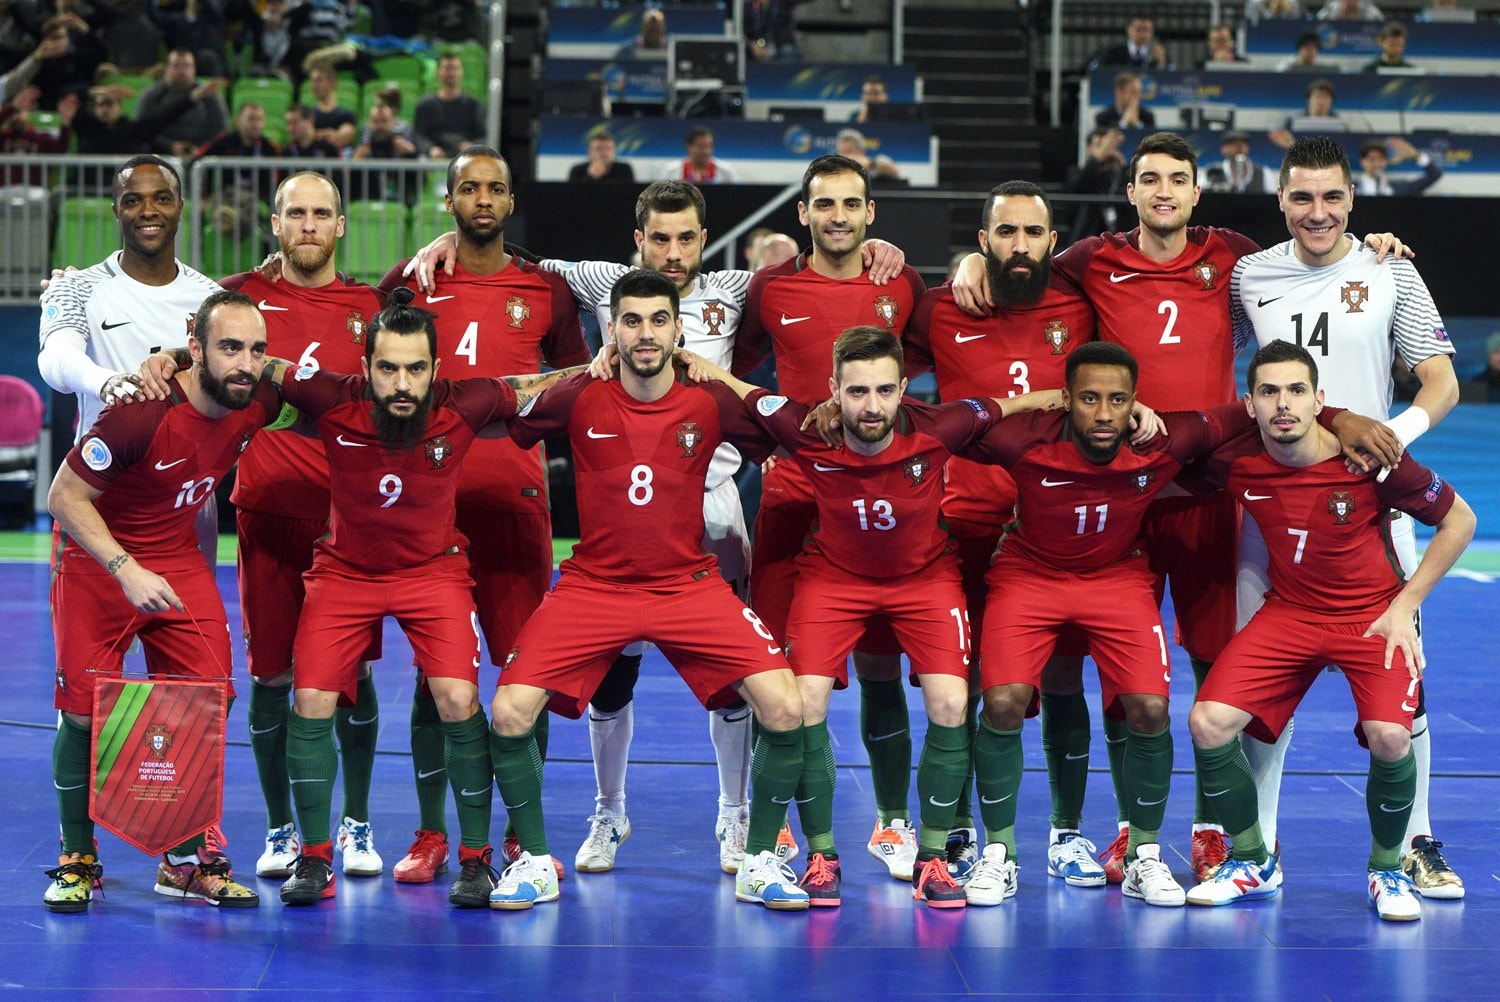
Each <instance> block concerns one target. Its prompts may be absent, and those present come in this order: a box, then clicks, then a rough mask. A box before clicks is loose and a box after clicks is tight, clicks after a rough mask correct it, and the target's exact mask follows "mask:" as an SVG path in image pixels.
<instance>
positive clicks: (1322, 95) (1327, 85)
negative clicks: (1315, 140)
mask: <svg viewBox="0 0 1500 1002" xmlns="http://www.w3.org/2000/svg"><path fill="white" fill-rule="evenodd" d="M1334 97H1335V95H1334V91H1333V84H1332V83H1331V82H1330V81H1328V80H1314V81H1313V82H1312V83H1310V84H1308V85H1307V105H1306V107H1304V108H1303V109H1302V113H1301V114H1300V115H1288V116H1287V118H1286V121H1285V122H1284V123H1283V124H1282V127H1281V128H1279V129H1273V130H1272V131H1271V132H1270V133H1269V135H1270V137H1271V142H1273V143H1275V144H1276V145H1277V146H1280V147H1281V148H1282V149H1287V148H1289V147H1290V146H1291V145H1292V143H1293V142H1294V141H1295V139H1296V133H1298V132H1312V133H1318V132H1348V131H1349V124H1348V123H1347V122H1345V121H1344V120H1343V119H1342V118H1340V117H1339V113H1338V112H1336V111H1334V110H1333V101H1334Z"/></svg>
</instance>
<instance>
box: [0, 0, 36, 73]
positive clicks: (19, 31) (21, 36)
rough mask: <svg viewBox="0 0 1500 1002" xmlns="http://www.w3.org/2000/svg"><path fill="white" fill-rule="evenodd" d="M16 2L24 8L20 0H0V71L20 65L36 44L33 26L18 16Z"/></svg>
mask: <svg viewBox="0 0 1500 1002" xmlns="http://www.w3.org/2000/svg"><path fill="white" fill-rule="evenodd" d="M18 2H20V6H21V9H25V8H26V6H27V4H26V3H24V2H22V0H0V73H9V72H10V71H11V70H12V69H14V68H15V67H16V66H18V65H20V63H21V61H22V60H24V59H25V58H26V56H27V54H28V53H29V52H31V50H32V49H35V48H36V45H37V37H36V34H35V33H34V32H33V31H32V28H33V27H34V26H33V25H32V24H31V23H30V21H29V20H28V19H26V18H23V17H20V16H18V10H17V3H18Z"/></svg>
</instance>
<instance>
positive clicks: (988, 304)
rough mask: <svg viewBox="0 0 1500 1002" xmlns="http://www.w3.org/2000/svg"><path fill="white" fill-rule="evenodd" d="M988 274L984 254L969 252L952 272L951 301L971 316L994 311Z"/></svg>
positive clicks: (984, 314)
mask: <svg viewBox="0 0 1500 1002" xmlns="http://www.w3.org/2000/svg"><path fill="white" fill-rule="evenodd" d="M990 292H991V289H990V276H989V273H988V272H987V271H985V267H984V256H983V255H981V254H970V255H969V256H968V257H966V258H964V259H963V261H962V262H960V263H959V266H958V270H957V271H955V272H954V273H953V301H954V302H955V303H957V304H958V308H959V309H961V310H963V311H964V312H965V313H967V314H969V315H970V316H972V317H988V316H992V315H993V314H994V312H995V301H994V299H992V298H990Z"/></svg>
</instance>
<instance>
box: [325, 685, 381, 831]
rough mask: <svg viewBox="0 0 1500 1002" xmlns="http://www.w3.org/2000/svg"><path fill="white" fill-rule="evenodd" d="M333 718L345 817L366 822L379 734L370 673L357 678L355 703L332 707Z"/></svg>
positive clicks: (378, 716)
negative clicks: (341, 775)
mask: <svg viewBox="0 0 1500 1002" xmlns="http://www.w3.org/2000/svg"><path fill="white" fill-rule="evenodd" d="M333 720H334V725H333V726H334V732H335V733H336V734H337V735H338V740H339V758H340V761H341V763H342V764H343V767H344V768H343V772H344V817H346V818H353V819H354V820H355V821H369V820H370V777H371V776H372V775H373V774H374V772H375V745H376V743H377V742H376V739H377V738H379V737H380V701H379V699H377V698H376V696H375V675H374V673H373V672H371V673H370V674H369V675H366V676H365V677H364V678H362V679H360V680H359V685H358V687H357V688H356V689H355V695H354V706H353V707H350V708H348V709H339V710H335V711H334V714H333Z"/></svg>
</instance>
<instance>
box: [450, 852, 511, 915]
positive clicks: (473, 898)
mask: <svg viewBox="0 0 1500 1002" xmlns="http://www.w3.org/2000/svg"><path fill="white" fill-rule="evenodd" d="M493 852H494V850H492V849H491V848H490V847H489V846H485V847H484V848H483V849H481V850H478V851H475V850H473V849H466V848H463V847H460V848H459V850H458V859H459V864H460V869H459V871H458V879H457V880H455V881H453V886H452V887H450V888H449V889H448V903H449V904H451V905H452V906H453V907H455V908H488V907H489V906H490V892H491V891H493V890H494V889H495V888H496V886H498V885H499V883H500V874H499V873H498V872H496V870H495V868H494V867H493V866H491V865H490V858H491V856H492V854H493ZM471 853H472V855H471Z"/></svg>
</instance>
